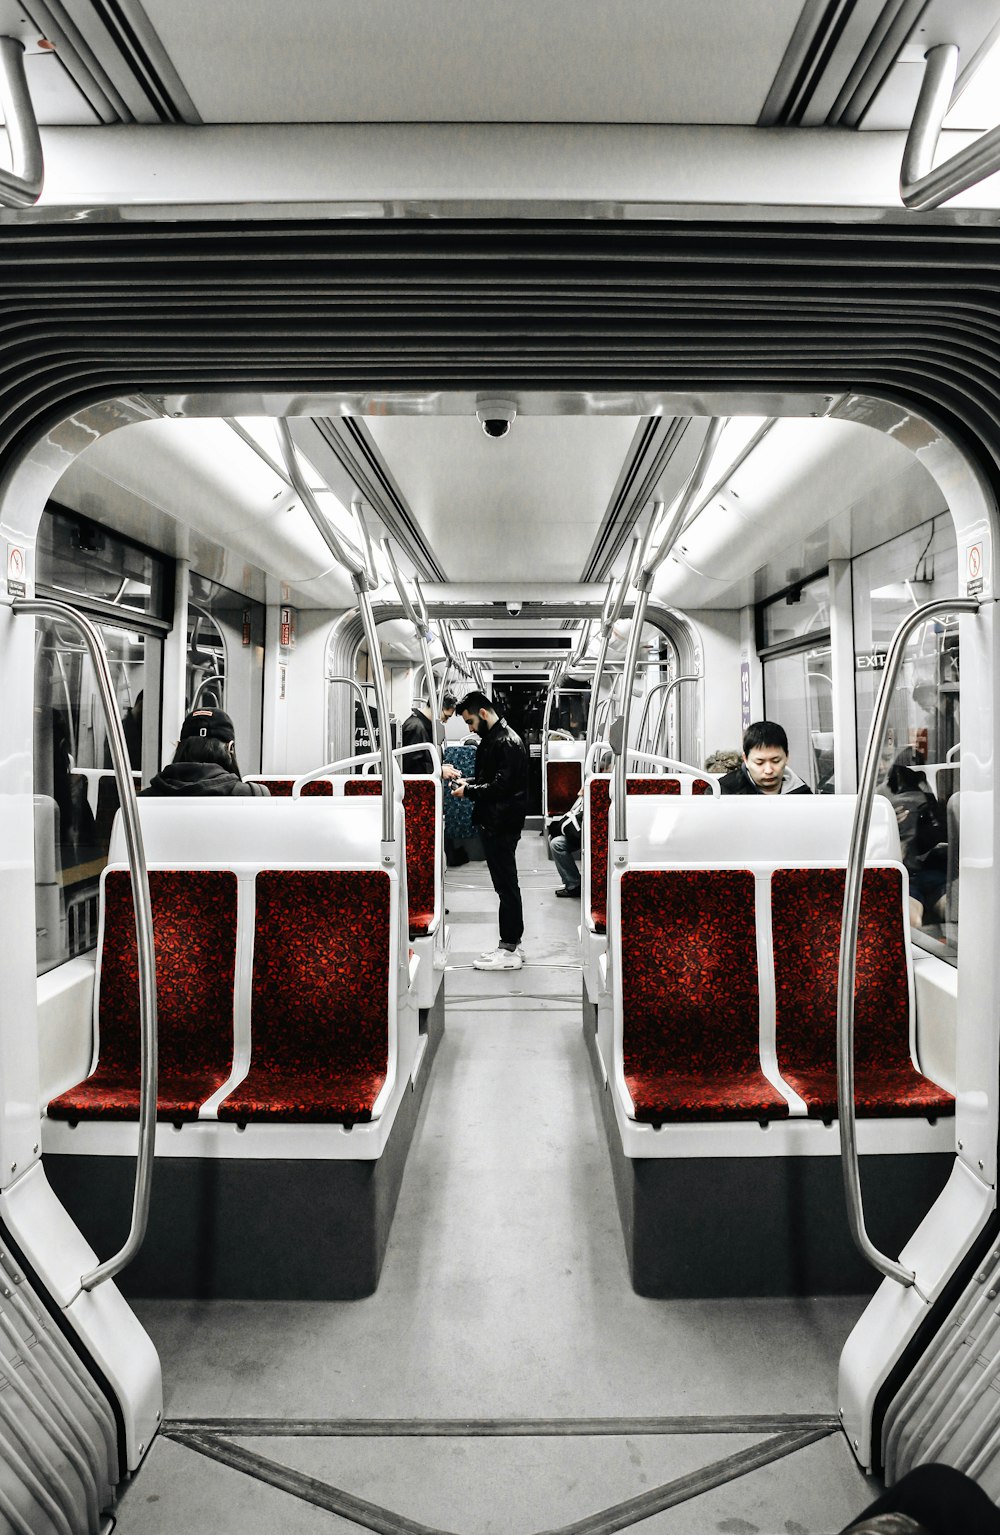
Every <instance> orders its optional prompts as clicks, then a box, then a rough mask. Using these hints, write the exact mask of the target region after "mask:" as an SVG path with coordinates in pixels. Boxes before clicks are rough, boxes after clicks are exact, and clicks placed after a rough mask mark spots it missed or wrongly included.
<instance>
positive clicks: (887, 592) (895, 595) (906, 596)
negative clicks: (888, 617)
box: [869, 581, 923, 608]
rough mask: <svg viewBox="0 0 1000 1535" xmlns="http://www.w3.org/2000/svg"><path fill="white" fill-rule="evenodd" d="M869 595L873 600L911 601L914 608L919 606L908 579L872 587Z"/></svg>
mask: <svg viewBox="0 0 1000 1535" xmlns="http://www.w3.org/2000/svg"><path fill="white" fill-rule="evenodd" d="M921 584H923V583H921ZM869 595H870V596H871V599H872V601H873V602H912V603H913V606H914V607H915V608H918V607H919V606H920V604H919V602H918V601H917V599H916V596H915V595H914V591H913V587H912V586H911V585H910V582H909V581H889V582H888V583H887V584H886V585H885V586H876V587H873V588H872V590H871V592H870V594H869Z"/></svg>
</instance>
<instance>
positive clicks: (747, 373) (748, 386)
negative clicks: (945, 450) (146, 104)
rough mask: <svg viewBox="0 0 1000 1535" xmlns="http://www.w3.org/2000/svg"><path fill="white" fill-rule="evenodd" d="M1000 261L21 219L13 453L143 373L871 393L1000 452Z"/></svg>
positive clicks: (688, 240) (191, 381)
mask: <svg viewBox="0 0 1000 1535" xmlns="http://www.w3.org/2000/svg"><path fill="white" fill-rule="evenodd" d="M998 270H1000V235H998V234H997V232H995V231H992V230H988V229H975V228H963V229H956V228H953V227H949V226H947V225H944V224H934V223H933V222H930V223H921V224H907V223H893V224H884V225H869V226H864V227H844V226H842V225H841V226H836V227H829V226H827V227H824V226H815V227H801V226H800V227H797V226H794V225H781V226H776V225H769V226H756V227H755V226H736V225H733V224H726V225H722V224H719V225H707V224H706V225H698V224H684V225H682V226H679V225H668V224H662V223H661V224H628V223H621V222H615V223H607V224H600V223H595V222H588V223H585V224H584V223H581V224H566V223H557V222H554V221H553V222H538V223H532V222H527V221H525V222H517V223H507V224H491V223H489V222H486V221H481V222H475V223H472V222H470V223H457V222H456V223H450V222H444V221H441V222H434V223H422V222H416V221H412V222H403V221H400V222H385V223H378V224H376V223H366V224H358V223H350V224H346V223H345V224H325V225H310V224H305V223H300V224H288V225H267V224H254V225H252V226H248V227H244V228H238V227H236V226H234V225H232V224H221V223H220V224H182V225H164V224H151V225H148V226H142V225H126V224H123V225H101V226H94V225H80V226H65V225H59V226H52V225H48V226H37V225H33V226H8V227H6V228H4V229H2V231H0V306H2V315H3V325H4V341H3V350H2V352H0V454H2V455H9V453H10V451H11V449H12V448H14V447H17V446H24V445H25V444H26V443H27V442H29V441H30V440H31V439H33V438H34V437H35V436H36V435H37V434H38V432H39V431H40V429H41V428H42V427H47V426H50V425H51V424H52V423H53V422H54V421H56V420H58V419H60V418H62V417H65V416H67V415H68V414H70V413H71V412H72V411H73V410H74V409H75V408H76V407H78V406H80V405H82V404H84V403H89V402H92V401H93V400H95V399H97V398H107V397H109V396H114V395H117V394H124V393H132V392H134V391H135V390H136V389H142V390H144V391H146V392H147V393H149V394H153V395H156V394H163V393H172V392H178V391H189V390H204V391H219V392H222V391H226V390H230V389H232V388H233V387H234V386H238V387H240V388H242V389H243V390H246V391H253V392H256V391H260V392H267V391H281V390H291V391H295V390H304V391H312V392H313V393H314V394H315V393H317V392H321V391H327V392H328V393H329V394H331V395H332V394H334V393H335V392H336V391H338V390H345V391H364V390H366V389H375V388H377V389H379V390H381V391H383V392H385V391H391V390H393V389H407V388H422V389H434V388H448V387H451V388H463V389H473V390H484V389H489V390H491V391H492V390H494V389H496V390H498V391H501V392H502V391H503V390H504V389H505V388H506V389H532V388H537V389H552V388H565V389H580V390H584V389H590V390H597V389H600V390H615V389H624V390H634V389H647V390H675V391H681V390H683V391H699V390H704V391H713V390H720V389H733V390H738V391H740V392H741V393H745V392H746V391H753V390H759V391H774V390H779V389H781V390H789V391H808V392H815V391H817V390H820V391H829V392H830V393H839V392H840V391H842V390H844V389H848V388H850V389H854V390H858V391H860V392H863V393H870V394H874V395H884V394H888V395H891V396H895V397H904V398H905V399H906V400H907V401H909V402H911V403H913V404H915V405H916V406H918V407H919V408H922V409H924V410H926V411H929V412H931V413H932V414H935V415H937V416H938V417H940V418H942V419H943V421H944V422H945V423H946V425H947V426H948V427H949V428H950V430H951V431H952V433H953V435H955V436H956V437H959V438H962V437H963V436H965V437H966V438H972V439H975V438H977V437H978V438H979V439H981V441H982V442H983V443H984V444H985V446H986V448H987V450H988V452H989V454H991V455H992V456H993V459H994V461H995V459H996V457H997V455H998V454H1000V382H998V380H1000V316H998V307H1000V305H998V296H997V288H998ZM988 467H989V466H988ZM992 472H993V473H994V478H996V474H995V462H994V465H993V470H992ZM440 553H441V557H442V559H443V561H444V562H445V563H446V564H447V559H448V554H447V550H442V551H440ZM524 556H525V561H526V563H530V560H531V548H530V546H527V545H526V547H525V550H524ZM536 574H539V575H543V574H544V573H543V572H536Z"/></svg>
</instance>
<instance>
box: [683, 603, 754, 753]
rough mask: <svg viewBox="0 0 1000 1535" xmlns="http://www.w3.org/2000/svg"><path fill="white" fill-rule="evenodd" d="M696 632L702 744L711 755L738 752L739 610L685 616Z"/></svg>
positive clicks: (694, 612) (740, 737)
mask: <svg viewBox="0 0 1000 1535" xmlns="http://www.w3.org/2000/svg"><path fill="white" fill-rule="evenodd" d="M686 616H687V617H688V618H689V619H690V620H691V622H692V624H693V625H694V626H695V629H696V630H697V632H698V636H699V641H700V647H699V648H700V650H701V667H700V669H701V672H702V675H703V677H704V679H705V680H704V682H703V683H702V742H701V747H702V749H701V757H702V761H704V759H705V757H707V756H708V754H709V753H710V752H714V751H728V750H732V751H738V750H739V748H740V742H741V740H742V738H743V731H742V729H741V726H740V718H741V715H740V614H739V610H738V609H729V608H715V609H709V608H704V609H701V610H695V611H693V612H690V613H688V614H687V615H686ZM689 686H693V684H689Z"/></svg>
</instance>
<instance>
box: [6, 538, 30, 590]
mask: <svg viewBox="0 0 1000 1535" xmlns="http://www.w3.org/2000/svg"><path fill="white" fill-rule="evenodd" d="M27 580H28V562H27V559H26V557H25V553H24V550H23V549H22V548H21V546H20V544H8V545H7V596H8V597H24V596H26V595H27V590H28V587H27Z"/></svg>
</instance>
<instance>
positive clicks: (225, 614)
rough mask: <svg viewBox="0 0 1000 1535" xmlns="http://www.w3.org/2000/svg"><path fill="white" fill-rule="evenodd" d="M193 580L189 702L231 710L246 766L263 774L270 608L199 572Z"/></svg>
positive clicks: (245, 769) (242, 763) (242, 762)
mask: <svg viewBox="0 0 1000 1535" xmlns="http://www.w3.org/2000/svg"><path fill="white" fill-rule="evenodd" d="M189 583H190V584H189V588H188V632H187V676H186V683H185V691H186V702H187V706H188V708H194V707H195V705H196V704H204V705H207V706H209V707H213V708H218V709H225V710H226V712H227V713H228V714H230V715H231V716H232V720H233V724H234V726H235V728H236V740H237V750H238V753H239V763H240V768H241V770H242V771H243V772H244V773H259V772H260V744H261V726H262V709H263V698H264V621H265V614H266V610H265V608H264V605H263V603H260V602H255V601H254V600H253V599H252V598H251V597H247V596H244V595H241V593H239V592H234V591H231V590H230V589H229V587H226V586H222V585H221V584H220V583H219V582H218V581H213V580H211V579H210V578H209V577H208V576H201V575H198V574H197V572H195V571H191V572H190V575H189Z"/></svg>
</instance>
